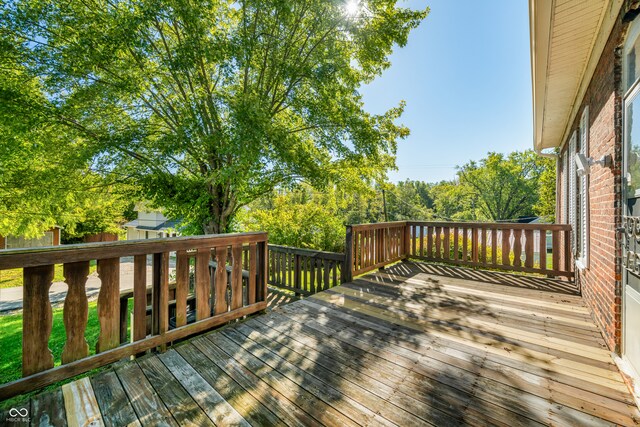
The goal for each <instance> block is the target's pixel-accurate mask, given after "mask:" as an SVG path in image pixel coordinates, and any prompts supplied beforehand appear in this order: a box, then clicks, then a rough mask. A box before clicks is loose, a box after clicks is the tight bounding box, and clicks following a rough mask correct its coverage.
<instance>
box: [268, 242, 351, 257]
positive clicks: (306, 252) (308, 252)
mask: <svg viewBox="0 0 640 427" xmlns="http://www.w3.org/2000/svg"><path fill="white" fill-rule="evenodd" d="M269 250H274V251H277V252H286V253H290V254H294V255H303V256H308V257H319V258H326V259H333V260H336V261H344V254H342V253H338V252H327V251H319V250H316V249H304V248H296V247H293V246H284V245H272V244H269Z"/></svg>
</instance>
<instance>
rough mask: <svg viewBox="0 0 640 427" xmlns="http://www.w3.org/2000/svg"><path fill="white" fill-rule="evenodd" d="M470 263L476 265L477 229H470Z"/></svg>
mask: <svg viewBox="0 0 640 427" xmlns="http://www.w3.org/2000/svg"><path fill="white" fill-rule="evenodd" d="M471 262H473V263H474V264H477V263H478V229H477V228H472V229H471Z"/></svg>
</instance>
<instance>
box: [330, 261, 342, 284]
mask: <svg viewBox="0 0 640 427" xmlns="http://www.w3.org/2000/svg"><path fill="white" fill-rule="evenodd" d="M331 266H332V272H333V282H332V284H331V286H332V287H333V286H338V285H339V284H340V283H338V263H337V262H334V261H331Z"/></svg>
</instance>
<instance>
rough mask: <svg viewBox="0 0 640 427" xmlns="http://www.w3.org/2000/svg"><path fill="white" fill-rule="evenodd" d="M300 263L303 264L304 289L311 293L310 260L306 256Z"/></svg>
mask: <svg viewBox="0 0 640 427" xmlns="http://www.w3.org/2000/svg"><path fill="white" fill-rule="evenodd" d="M300 262H301V263H302V282H303V285H302V286H303V288H302V289H304V290H305V291H309V258H308V257H306V256H305V257H302V258H301V259H300Z"/></svg>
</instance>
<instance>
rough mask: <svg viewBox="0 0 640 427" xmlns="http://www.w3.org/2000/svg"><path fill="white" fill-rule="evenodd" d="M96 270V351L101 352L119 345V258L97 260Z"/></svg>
mask: <svg viewBox="0 0 640 427" xmlns="http://www.w3.org/2000/svg"><path fill="white" fill-rule="evenodd" d="M97 271H98V276H99V277H100V293H99V295H98V320H99V322H100V336H99V337H98V343H97V345H96V353H101V352H103V351H107V350H111V349H112V348H116V347H118V346H119V345H120V258H110V259H100V260H98V267H97Z"/></svg>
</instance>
